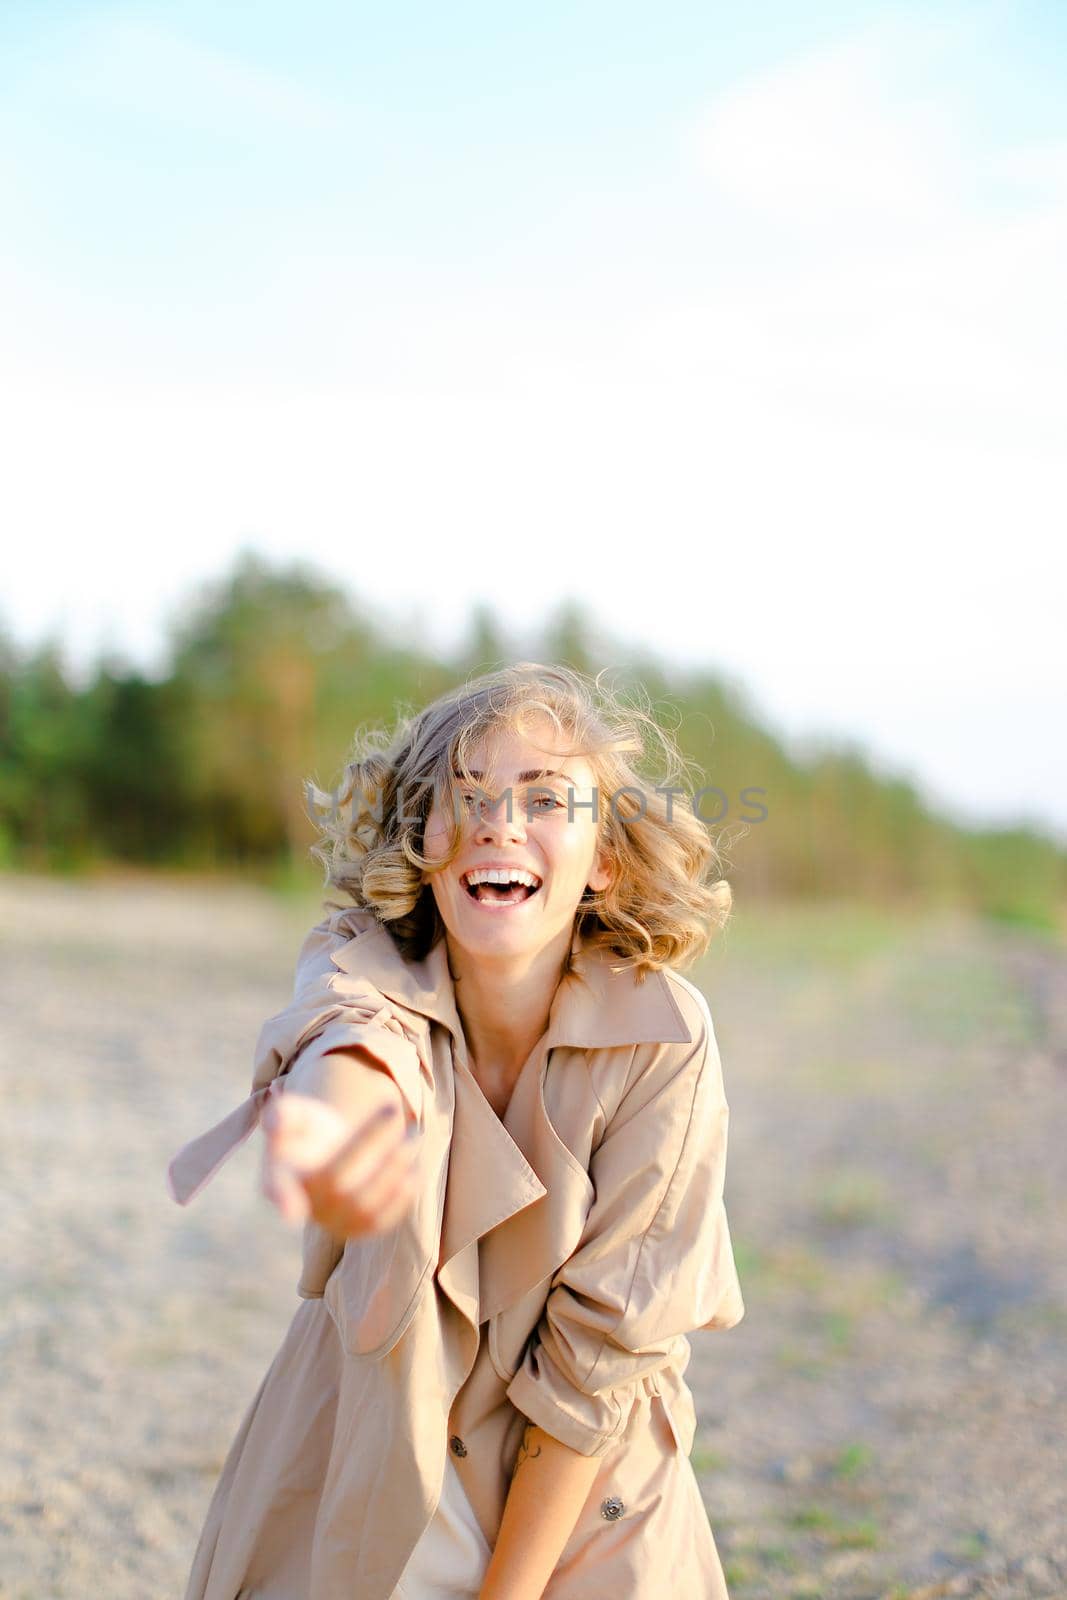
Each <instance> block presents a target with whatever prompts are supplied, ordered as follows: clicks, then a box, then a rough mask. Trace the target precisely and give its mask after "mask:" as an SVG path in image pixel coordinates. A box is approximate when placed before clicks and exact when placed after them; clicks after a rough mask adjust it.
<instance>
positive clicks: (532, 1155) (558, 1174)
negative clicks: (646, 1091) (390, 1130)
mask: <svg viewBox="0 0 1067 1600" xmlns="http://www.w3.org/2000/svg"><path fill="white" fill-rule="evenodd" d="M571 955H572V964H573V968H574V971H575V973H576V974H577V976H576V977H575V976H568V977H567V978H566V979H565V980H564V982H563V983H561V984H560V987H559V989H558V990H557V992H556V996H555V1000H554V1001H553V1005H552V1010H551V1013H550V1015H549V1023H548V1028H547V1030H546V1033H545V1035H544V1036H543V1038H542V1039H540V1040H539V1041H538V1043H537V1045H535V1047H534V1049H533V1050H532V1051H531V1053H530V1056H529V1057H528V1059H527V1060H526V1062H525V1064H524V1065H523V1068H522V1071H521V1072H520V1074H519V1077H518V1079H517V1080H516V1084H515V1088H514V1090H513V1092H512V1096H511V1100H510V1102H509V1104H508V1108H507V1112H506V1114H505V1117H504V1119H503V1121H502V1120H501V1119H500V1117H498V1116H497V1114H496V1112H495V1111H494V1110H493V1108H492V1106H491V1105H490V1104H489V1102H488V1100H487V1099H486V1098H485V1095H484V1094H483V1093H482V1090H481V1089H480V1087H479V1085H478V1083H477V1080H476V1079H475V1077H474V1075H473V1074H472V1072H471V1070H470V1067H469V1065H468V1061H467V1044H466V1039H465V1037H464V1033H463V1027H462V1023H461V1020H460V1017H459V1013H458V1010H457V1008H456V1000H455V988H454V985H453V981H452V976H451V973H450V971H449V965H448V955H447V946H446V944H445V941H444V939H443V938H442V939H440V940H439V941H438V943H437V944H436V945H435V946H434V948H433V949H432V950H431V951H430V953H429V954H428V955H427V956H426V957H425V958H424V959H423V960H422V961H417V962H411V961H405V960H404V958H403V957H402V956H401V954H400V952H399V950H398V949H397V947H396V944H395V943H394V941H393V938H392V935H391V934H390V933H389V932H388V930H387V929H386V928H385V927H384V926H381V925H379V926H376V927H374V928H371V929H369V930H367V931H366V932H365V933H362V934H360V935H359V936H358V937H356V938H354V939H352V940H350V941H349V942H348V944H346V945H343V946H342V947H341V948H340V949H339V950H336V951H334V952H333V955H332V957H331V959H332V961H333V962H334V964H335V966H337V967H339V968H340V969H341V970H342V971H344V972H348V973H351V974H355V975H358V976H360V977H363V978H366V979H367V980H368V981H369V982H371V983H373V984H374V986H375V987H376V988H377V989H378V990H379V991H380V993H382V994H383V995H385V996H386V997H387V998H388V999H390V1000H392V1001H394V1002H395V1003H396V1004H398V1005H400V1006H402V1007H403V1008H404V1009H405V1010H407V1011H409V1012H413V1013H415V1015H416V1016H417V1017H421V1018H427V1019H429V1020H431V1021H435V1022H437V1023H439V1024H440V1025H441V1026H442V1027H444V1028H445V1029H447V1030H448V1033H449V1034H450V1035H451V1045H452V1049H451V1057H452V1063H453V1074H452V1077H453V1087H454V1101H453V1118H452V1129H451V1144H450V1150H449V1172H448V1182H447V1184H446V1188H445V1202H444V1214H443V1217H442V1225H441V1250H440V1259H439V1263H438V1280H439V1282H440V1283H441V1286H442V1288H444V1289H445V1291H446V1292H447V1293H448V1294H449V1296H450V1298H451V1299H452V1300H453V1302H454V1303H455V1304H456V1306H457V1307H458V1309H459V1310H460V1311H461V1312H462V1313H463V1314H464V1315H465V1316H466V1317H467V1318H468V1319H469V1320H470V1321H471V1322H472V1323H473V1325H474V1326H475V1327H476V1326H477V1325H478V1323H479V1322H482V1321H484V1320H485V1319H486V1318H487V1317H490V1316H493V1315H495V1314H496V1313H497V1312H498V1311H501V1310H503V1309H505V1308H506V1307H507V1306H509V1305H512V1304H514V1303H515V1302H516V1301H518V1300H519V1299H521V1298H522V1296H523V1295H525V1294H526V1293H528V1292H529V1291H530V1290H531V1289H532V1288H534V1287H536V1286H537V1285H538V1284H540V1283H542V1282H543V1281H545V1280H547V1279H548V1278H550V1277H551V1275H552V1274H553V1273H554V1272H555V1271H556V1269H557V1268H558V1267H559V1266H560V1265H561V1264H562V1263H563V1262H564V1261H566V1260H567V1258H568V1256H570V1255H571V1253H572V1252H573V1250H574V1248H575V1246H576V1245H577V1243H578V1241H579V1239H580V1237H581V1232H582V1228H583V1226H584V1222H585V1218H586V1214H587V1212H588V1210H589V1206H590V1204H591V1202H592V1199H593V1193H594V1191H593V1185H592V1183H591V1181H590V1179H589V1175H588V1173H587V1172H586V1171H585V1169H584V1167H583V1166H582V1163H581V1162H580V1161H579V1160H578V1158H577V1157H576V1156H575V1155H574V1154H573V1152H572V1151H571V1150H570V1148H569V1147H568V1145H567V1143H566V1140H565V1130H560V1129H557V1128H555V1127H553V1125H552V1122H551V1120H550V1119H549V1116H548V1113H547V1111H546V1109H545V1098H544V1080H545V1074H546V1072H547V1069H548V1065H549V1061H550V1058H551V1053H552V1051H553V1050H555V1049H557V1048H560V1047H567V1048H572V1049H581V1050H595V1049H600V1048H610V1047H612V1046H618V1045H630V1044H641V1043H649V1042H655V1043H660V1042H662V1043H669V1042H683V1043H684V1042H688V1041H689V1040H690V1038H691V1034H690V1032H689V1029H688V1028H687V1026H686V1024H685V1021H684V1020H683V1018H682V1015H681V1012H680V1011H679V1009H678V1007H677V1006H676V1005H675V1003H674V1000H673V998H672V997H671V993H670V989H669V987H668V985H667V983H666V980H665V979H664V978H663V977H662V975H661V974H660V973H658V972H653V973H649V974H648V975H647V977H646V978H645V979H644V981H643V982H642V983H640V984H639V983H637V981H636V980H635V978H634V975H633V973H632V971H631V970H630V969H629V968H628V967H626V966H625V965H624V964H623V963H622V962H621V961H620V959H619V958H618V957H615V956H612V955H610V954H605V953H604V952H602V951H598V950H593V949H590V948H588V947H586V946H583V944H582V943H581V941H580V939H579V936H578V934H577V932H576V933H575V935H574V939H573V941H572V946H571ZM420 1049H422V1050H424V1051H426V1052H427V1055H428V1054H429V1052H430V1049H431V1046H430V1041H429V1029H428V1028H426V1029H425V1030H424V1031H423V1033H422V1035H421V1043H420Z"/></svg>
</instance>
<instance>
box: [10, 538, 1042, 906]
mask: <svg viewBox="0 0 1067 1600" xmlns="http://www.w3.org/2000/svg"><path fill="white" fill-rule="evenodd" d="M417 631H418V630H417V626H414V627H413V628H412V633H413V635H417ZM514 660H538V661H552V662H562V663H566V664H568V665H570V666H573V667H576V668H579V669H581V670H582V671H586V672H594V673H595V672H597V671H599V670H600V669H601V668H602V667H604V666H610V667H611V669H612V670H611V673H610V674H609V678H610V681H611V682H612V684H613V685H614V687H616V688H617V689H620V690H622V691H623V692H624V694H625V692H626V690H627V688H628V686H630V685H632V686H634V687H635V688H636V689H637V691H638V693H639V695H641V696H645V695H647V697H648V699H649V700H650V702H651V706H652V710H653V712H654V714H655V715H656V716H657V718H658V719H659V720H661V721H662V722H663V723H664V725H665V726H667V727H668V728H670V729H671V730H672V731H673V732H674V733H675V736H676V738H677V740H678V743H679V745H680V747H681V749H682V752H683V754H684V756H685V757H686V758H687V760H689V761H690V762H692V763H694V767H693V768H692V769H691V770H692V771H694V773H695V774H700V775H702V776H701V777H700V778H699V779H698V781H699V782H702V783H704V784H707V785H709V786H714V788H715V789H716V790H717V791H720V792H721V793H720V794H719V795H716V794H715V793H710V792H709V793H708V794H706V795H705V796H704V797H703V799H702V801H701V807H700V809H701V814H702V816H703V817H704V819H705V821H706V822H707V823H708V826H709V829H710V831H711V833H712V836H713V837H714V838H715V839H716V842H717V843H718V845H719V848H720V850H721V851H722V853H723V855H724V859H725V865H726V871H727V875H728V876H729V877H730V879H731V882H733V883H734V885H735V887H736V889H737V890H738V891H739V892H743V893H745V894H748V895H750V896H758V897H761V898H762V897H770V896H774V897H785V898H789V897H803V898H805V899H812V898H820V897H829V898H843V897H847V898H850V899H857V898H858V899H863V898H871V899H876V900H877V901H879V902H883V903H893V904H901V903H902V902H908V903H915V904H917V903H919V902H924V903H925V902H938V903H951V904H956V905H959V906H960V907H966V908H968V909H971V910H974V911H977V912H979V913H982V914H984V915H987V916H990V917H994V918H998V919H1003V920H1007V921H1012V922H1019V923H1024V924H1027V925H1029V926H1033V927H1036V928H1047V929H1050V930H1056V931H1059V930H1060V929H1061V928H1062V922H1063V907H1064V903H1065V889H1067V852H1064V851H1063V850H1062V849H1061V848H1060V847H1059V846H1058V845H1057V843H1056V842H1055V840H1053V839H1052V838H1051V837H1047V836H1045V835H1044V834H1042V833H1040V832H1039V831H1037V830H1036V829H1033V828H1028V827H1022V826H1019V827H1007V828H973V827H965V826H962V825H960V824H959V823H958V822H956V821H954V820H953V818H952V817H951V816H947V815H943V814H939V813H937V812H935V811H934V810H932V809H931V808H930V807H929V806H928V805H927V804H925V803H924V801H923V799H922V797H921V796H920V794H919V793H918V791H917V790H916V789H915V787H914V786H913V785H912V784H911V783H910V782H907V781H905V780H903V779H901V778H899V777H894V776H892V775H891V774H885V773H882V772H879V771H878V770H877V769H876V768H875V767H874V766H873V765H872V763H871V762H870V761H869V759H868V757H867V756H866V755H865V753H864V752H863V750H862V748H861V747H860V746H859V745H858V744H856V745H853V744H851V743H846V742H841V741H832V740H818V741H807V742H806V743H805V744H804V745H803V746H797V745H796V744H794V745H792V746H789V745H787V743H786V742H785V741H783V740H782V739H780V738H779V737H778V736H776V735H775V734H773V733H772V732H771V731H769V730H768V728H767V727H766V726H765V725H763V724H762V722H761V719H760V717H759V715H758V714H757V713H756V712H755V711H754V709H753V708H752V706H751V705H750V704H749V703H748V701H747V699H746V696H745V693H744V690H743V688H742V687H740V686H739V685H737V684H736V683H734V682H732V681H729V680H724V679H723V678H722V677H721V676H718V675H716V674H714V673H712V672H707V671H705V672H701V671H697V670H689V671H685V672H680V671H678V670H676V669H673V668H672V669H667V668H666V667H665V666H664V665H663V664H661V663H658V662H657V661H656V660H654V659H652V658H650V657H648V656H647V655H643V654H640V653H637V652H634V651H632V650H630V649H628V647H626V646H625V645H624V644H622V643H620V642H619V641H618V640H615V639H611V638H607V637H605V636H604V634H603V632H602V631H598V630H597V628H596V627H595V626H594V625H593V624H592V623H591V622H590V621H589V620H588V619H587V617H586V616H585V614H584V612H583V611H582V609H581V608H580V607H579V606H577V605H575V604H574V603H572V602H568V603H566V604H564V605H563V606H562V607H561V608H560V609H559V611H558V612H557V613H556V614H555V615H554V616H553V617H551V618H549V619H548V621H547V622H546V623H545V624H544V626H543V627H542V628H541V629H540V631H538V632H536V633H535V634H532V635H530V636H526V637H524V638H522V639H521V640H519V639H516V638H513V637H510V636H508V635H506V634H505V633H502V632H501V631H500V630H499V628H498V625H497V623H496V621H495V619H494V618H493V616H492V614H491V613H490V612H489V611H488V610H487V609H486V608H484V607H481V608H475V610H474V611H473V612H472V615H471V618H470V621H469V624H468V629H467V636H466V638H465V640H464V642H463V645H462V648H461V649H460V650H459V651H458V652H457V653H456V654H455V655H454V656H453V657H451V658H444V657H441V656H439V655H434V654H431V653H429V652H428V651H427V650H425V649H423V648H421V647H420V642H419V639H418V637H417V636H413V637H411V638H410V639H409V640H407V641H403V642H402V641H400V640H398V639H397V638H396V637H395V634H394V633H391V632H388V631H387V630H386V629H384V628H383V627H382V626H381V624H378V623H376V622H375V621H374V620H373V618H372V617H371V616H370V615H369V614H368V613H367V612H366V611H365V610H363V609H362V608H361V607H360V605H359V603H358V602H354V601H352V600H351V599H350V598H349V597H348V595H347V594H346V593H345V592H343V591H342V590H341V589H340V588H338V587H336V586H334V585H332V584H331V583H330V582H329V581H327V580H326V579H325V578H323V577H322V576H321V575H320V574H318V573H316V572H313V571H311V570H310V569H308V568H306V567H304V566H303V565H302V564H299V563H298V564H295V565H290V566H286V567H277V566H272V565H271V564H269V563H268V562H266V561H265V560H263V559H262V558H261V557H260V556H258V555H257V554H255V553H254V552H253V551H250V550H245V551H243V552H242V553H241V554H240V556H239V557H238V558H237V560H236V562H235V564H234V566H233V569H232V571H231V573H230V574H229V576H228V577H226V578H224V579H222V580H221V581H216V582H214V583H210V584H206V585H204V586H202V587H201V588H200V589H199V590H198V591H197V592H196V593H195V594H194V595H193V596H192V597H191V598H190V599H189V600H188V601H187V602H186V603H185V605H184V606H183V607H182V608H181V610H180V612H179V613H178V614H177V617H176V620H175V621H174V622H173V623H172V624H171V628H170V632H169V637H168V651H167V661H168V665H167V670H166V672H165V673H164V675H163V676H162V677H158V678H155V677H152V678H150V677H148V676H145V675H143V674H142V673H141V672H139V671H137V670H134V669H132V668H130V667H129V666H127V665H126V664H124V663H122V662H120V661H117V660H113V659H108V658H106V657H105V658H104V659H101V660H98V662H97V663H96V664H95V666H94V667H93V669H92V671H91V673H90V675H89V678H88V681H87V682H85V683H83V684H81V685H78V684H75V683H74V682H72V680H71V677H70V674H69V673H68V672H67V670H66V668H65V665H64V659H63V651H62V645H61V642H53V641H50V642H48V643H46V644H44V645H42V646H39V647H37V648H36V649H33V650H29V651H25V652H20V651H19V650H17V649H16V648H15V646H14V645H13V643H12V642H11V640H10V638H9V637H8V636H7V635H6V634H2V633H0V867H2V868H4V869H6V870H9V871H19V870H28V871H34V872H40V871H49V872H64V873H72V872H73V873H84V872H91V871H95V870H101V869H108V870H113V869H114V868H115V867H116V866H120V865H126V866H139V867H145V866H148V867H153V868H155V869H157V870H174V871H185V872H188V871H198V872H203V871H205V870H206V871H212V872H225V871H231V870H233V869H239V870H240V871H241V872H242V873H243V874H247V875H251V876H254V877H256V878H260V879H263V880H264V881H269V882H272V883H274V884H276V885H278V886H281V887H286V886H289V885H293V886H297V885H300V886H306V885H307V883H308V882H312V883H314V882H315V881H317V880H318V879H319V878H320V877H321V872H320V869H319V867H318V866H317V865H316V864H315V863H314V862H313V861H312V860H311V858H310V857H309V855H308V846H309V845H310V844H311V843H312V842H314V840H315V837H316V830H315V827H314V824H313V822H312V820H311V819H310V818H309V816H308V813H307V801H306V798H305V788H304V784H305V781H306V780H307V779H308V778H312V779H314V781H315V782H316V783H317V784H318V785H319V786H320V787H322V788H324V789H327V790H329V789H332V788H334V787H335V786H336V784H337V783H338V782H339V780H340V777H341V773H342V769H343V765H344V762H345V758H346V756H347V754H348V751H349V747H350V744H351V741H352V737H353V734H354V732H355V730H356V728H357V727H358V726H366V725H368V724H370V725H379V724H384V725H386V726H388V727H390V728H391V727H392V725H393V724H394V722H395V720H396V717H397V714H398V712H410V711H415V710H418V709H419V708H421V706H423V705H424V704H425V703H426V702H427V701H428V700H430V699H432V698H434V697H435V696H436V695H437V694H439V693H440V692H442V691H443V690H446V689H450V688H452V687H454V686H455V685H456V684H457V683H458V682H460V681H461V680H462V679H463V678H464V677H466V676H468V675H470V674H473V673H477V672H481V671H486V670H489V669H491V668H493V667H496V666H499V665H502V664H504V663H506V662H509V661H514ZM646 775H647V776H650V777H652V778H653V779H654V780H655V781H658V779H659V775H658V774H654V773H650V774H646ZM695 786H696V785H695V783H694V787H695Z"/></svg>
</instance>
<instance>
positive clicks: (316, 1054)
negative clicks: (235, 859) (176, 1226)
mask: <svg viewBox="0 0 1067 1600" xmlns="http://www.w3.org/2000/svg"><path fill="white" fill-rule="evenodd" d="M349 937H350V936H349V935H348V934H347V933H345V932H344V931H343V929H341V928H338V927H337V926H336V925H335V918H333V917H330V918H327V919H326V920H325V921H324V922H320V923H318V924H317V925H316V926H315V927H314V928H312V930H311V932H310V933H309V934H308V935H307V936H306V938H305V939H304V943H303V945H302V947H301V950H300V954H299V955H298V957H297V962H296V977H295V981H294V984H293V998H292V1000H291V1001H290V1003H289V1004H288V1005H287V1006H286V1007H285V1009H284V1010H283V1011H279V1012H278V1013H277V1015H275V1016H273V1017H269V1018H268V1019H267V1021H266V1022H265V1023H264V1024H263V1026H262V1028H261V1029H260V1032H259V1037H258V1038H257V1040H256V1045H255V1051H254V1071H253V1079H252V1091H251V1093H250V1094H249V1096H248V1098H247V1100H245V1101H244V1102H243V1103H242V1104H241V1105H239V1106H237V1107H236V1108H235V1110H233V1111H231V1112H230V1113H229V1115H228V1116H226V1117H224V1118H223V1119H222V1121H221V1122H219V1123H216V1125H215V1126H214V1127H213V1128H209V1129H208V1130H207V1132H206V1133H202V1134H200V1135H199V1136H198V1137H197V1138H195V1139H192V1140H190V1141H189V1143H188V1144H185V1145H183V1146H182V1148H181V1149H180V1150H179V1151H178V1153H177V1155H176V1156H175V1157H174V1158H173V1160H172V1161H171V1163H170V1165H169V1167H168V1169H167V1187H168V1190H169V1192H170V1195H171V1198H172V1199H174V1200H176V1201H177V1202H178V1204H179V1205H188V1203H189V1201H190V1200H192V1199H193V1198H194V1197H195V1196H196V1195H198V1194H199V1193H200V1191H201V1189H203V1188H204V1186H205V1185H206V1184H207V1183H209V1182H210V1180H211V1179H212V1178H213V1177H214V1176H215V1173H216V1172H217V1171H218V1170H219V1168H220V1167H221V1166H222V1165H223V1164H224V1162H226V1161H227V1160H228V1159H229V1157H230V1156H231V1155H232V1154H233V1152H234V1150H236V1149H237V1147H238V1146H239V1145H241V1144H243V1143H244V1141H245V1140H246V1139H247V1138H248V1137H249V1135H250V1134H251V1133H252V1132H253V1130H254V1129H255V1128H256V1127H257V1126H258V1125H259V1121H260V1118H261V1116H262V1114H263V1110H264V1107H265V1105H266V1103H267V1100H268V1099H269V1097H270V1095H271V1093H272V1092H277V1089H278V1082H279V1080H284V1081H283V1083H282V1085H281V1086H282V1087H289V1088H292V1089H294V1090H296V1091H297V1092H298V1093H304V1094H314V1095H316V1096H317V1097H318V1098H319V1099H323V1100H326V1101H327V1102H328V1103H329V1104H331V1105H334V1106H336V1107H337V1109H338V1110H341V1111H345V1110H346V1109H347V1107H348V1105H349V1103H350V1097H351V1091H352V1088H353V1085H354V1084H355V1083H356V1081H357V1075H358V1073H359V1072H360V1071H362V1070H366V1066H365V1065H362V1064H361V1063H360V1062H359V1061H354V1060H350V1059H345V1058H344V1057H338V1056H329V1055H328V1052H330V1051H334V1050H341V1049H344V1048H346V1047H348V1046H355V1045H358V1046H360V1047H361V1048H362V1049H363V1050H364V1051H366V1052H367V1054H368V1056H370V1057H372V1058H373V1068H382V1069H384V1070H385V1071H386V1072H387V1073H389V1075H390V1076H391V1077H392V1079H393V1081H394V1082H395V1083H396V1085H397V1088H398V1089H399V1090H400V1094H401V1097H402V1099H403V1103H404V1108H405V1112H406V1115H407V1119H408V1122H409V1123H412V1122H414V1123H421V1120H422V1093H423V1085H422V1077H421V1063H420V1058H419V1054H418V1050H417V1048H416V1044H415V1041H414V1037H413V1035H412V1034H411V1033H409V1032H408V1030H407V1029H406V1028H405V1026H404V1024H403V1022H402V1021H401V1020H400V1017H399V1016H398V1015H397V1013H396V1011H395V1009H394V1008H393V1006H392V1005H391V1004H390V1002H389V1001H388V1000H387V999H386V998H385V996H384V995H382V994H381V993H380V991H379V990H378V989H376V988H375V987H374V986H373V985H372V984H370V983H369V982H367V981H366V980H364V979H361V978H358V977H352V976H350V975H349V974H347V973H344V972H341V971H339V970H338V968H337V967H335V966H334V964H333V962H332V961H331V960H330V957H331V955H332V954H333V952H334V951H335V950H338V949H340V947H341V946H342V945H344V944H346V943H347V942H348V939H349ZM367 1065H369V1063H367ZM373 1068H372V1070H373Z"/></svg>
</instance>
